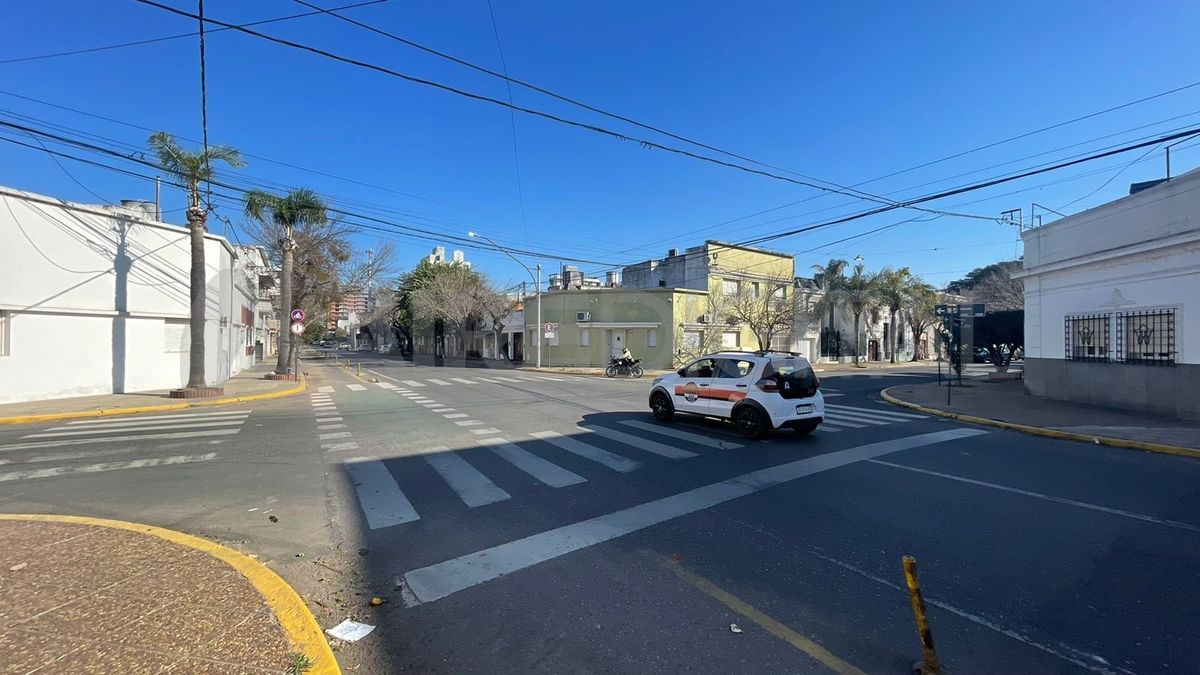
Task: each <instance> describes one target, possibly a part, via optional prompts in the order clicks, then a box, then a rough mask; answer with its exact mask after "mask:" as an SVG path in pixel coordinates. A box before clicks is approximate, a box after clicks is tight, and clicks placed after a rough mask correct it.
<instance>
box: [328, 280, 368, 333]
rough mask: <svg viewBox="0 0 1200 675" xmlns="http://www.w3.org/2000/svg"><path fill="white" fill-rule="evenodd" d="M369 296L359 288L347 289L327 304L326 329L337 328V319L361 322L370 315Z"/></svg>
mask: <svg viewBox="0 0 1200 675" xmlns="http://www.w3.org/2000/svg"><path fill="white" fill-rule="evenodd" d="M370 309H371V298H370V295H369V294H368V293H367V292H366V291H365V290H363V289H361V288H350V289H347V290H346V291H345V292H344V293H343V294H342V297H341V298H340V299H339V300H337V301H336V302H334V303H332V304H330V305H329V313H328V314H327V316H326V319H325V328H326V329H327V330H337V328H338V322H339V321H352V322H358V323H361V322H363V321H366V319H367V317H368V316H370Z"/></svg>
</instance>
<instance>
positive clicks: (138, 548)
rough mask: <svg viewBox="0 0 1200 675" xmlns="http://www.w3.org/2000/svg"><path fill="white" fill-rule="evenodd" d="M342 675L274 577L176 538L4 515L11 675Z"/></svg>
mask: <svg viewBox="0 0 1200 675" xmlns="http://www.w3.org/2000/svg"><path fill="white" fill-rule="evenodd" d="M295 653H303V654H305V655H306V656H307V657H308V658H309V659H310V660H311V661H312V663H313V667H312V668H311V669H309V670H307V671H305V672H307V673H308V674H309V675H318V674H325V673H338V672H339V671H338V669H337V664H336V663H335V662H334V659H333V655H332V653H331V652H330V651H329V647H328V645H327V644H326V643H325V641H324V639H323V636H322V635H321V631H320V627H319V626H317V624H316V621H315V620H314V619H313V618H312V615H311V614H308V610H307V609H306V608H305V606H304V604H303V602H302V601H301V600H300V598H299V597H298V596H296V594H295V592H294V591H292V590H291V588H290V587H288V586H287V585H286V584H285V583H284V582H283V581H282V580H281V579H279V578H278V577H277V576H276V575H275V574H274V573H273V572H271V571H270V570H268V569H267V568H266V567H263V566H262V565H261V564H259V563H257V562H255V561H253V560H251V559H250V558H248V557H246V556H244V555H242V554H240V553H237V552H236V551H233V550H232V549H228V548H225V547H223V546H220V545H218V544H215V543H213V542H210V541H207V540H203V539H199V538H196V537H191V536H190V535H185V534H182V533H178V532H172V531H170V530H162V529H160V528H155V527H150V526H145V525H135V524H132V523H123V522H121V521H104V520H98V519H90V518H77V517H71V516H22V515H8V514H4V515H0V673H34V672H36V673H39V674H41V673H71V674H77V673H131V674H133V673H172V674H174V673H187V674H189V675H192V674H196V673H248V674H249V673H285V672H286V671H287V668H288V667H289V665H290V664H291V662H292V658H293V654H295Z"/></svg>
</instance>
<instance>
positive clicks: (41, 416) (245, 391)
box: [0, 362, 305, 424]
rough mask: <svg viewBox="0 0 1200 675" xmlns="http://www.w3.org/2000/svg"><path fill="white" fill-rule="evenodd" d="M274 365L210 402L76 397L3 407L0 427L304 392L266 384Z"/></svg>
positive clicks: (249, 373) (257, 369)
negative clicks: (264, 377) (2, 425)
mask: <svg viewBox="0 0 1200 675" xmlns="http://www.w3.org/2000/svg"><path fill="white" fill-rule="evenodd" d="M272 371H273V364H270V363H265V362H264V363H260V364H258V365H256V366H254V367H252V368H248V369H246V370H244V371H242V372H240V373H238V374H237V375H234V376H233V377H231V378H229V379H228V380H226V381H225V382H224V383H223V384H222V385H221V386H223V387H224V388H225V395H224V396H221V397H218V398H209V399H186V400H184V399H174V398H170V397H168V396H167V390H166V389H162V390H159V391H142V392H135V393H129V394H101V395H98V396H76V397H73V398H57V399H51V400H48V401H31V402H28V403H5V404H0V424H25V423H30V422H42V421H48V420H59V419H72V418H77V417H100V416H105V415H125V414H131V413H138V412H160V411H166V410H179V409H182V408H193V407H197V406H210V405H222V404H227V403H242V402H245V401H257V400H262V399H268V398H278V397H280V396H287V395H289V394H294V393H298V392H300V391H303V390H304V386H305V385H304V383H303V382H300V383H296V382H293V381H289V380H265V379H263V376H264V375H266V374H267V373H270V372H272Z"/></svg>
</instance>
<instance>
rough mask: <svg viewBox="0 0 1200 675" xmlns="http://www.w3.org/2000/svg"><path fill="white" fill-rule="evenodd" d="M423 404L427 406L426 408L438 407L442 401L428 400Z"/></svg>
mask: <svg viewBox="0 0 1200 675" xmlns="http://www.w3.org/2000/svg"><path fill="white" fill-rule="evenodd" d="M421 405H423V406H425V407H426V408H436V407H438V406H440V405H441V403H434V402H433V401H426V402H424V403H422V404H421Z"/></svg>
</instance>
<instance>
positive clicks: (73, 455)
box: [0, 441, 226, 464]
mask: <svg viewBox="0 0 1200 675" xmlns="http://www.w3.org/2000/svg"><path fill="white" fill-rule="evenodd" d="M200 442H201V443H203V444H204V445H220V444H221V443H225V442H226V441H200ZM181 445H188V444H187V443H164V444H162V445H160V446H158V447H157V448H156V449H157V450H162V449H165V448H174V447H178V446H181ZM143 450H145V448H138V447H132V448H117V449H115V450H83V451H80V452H59V453H55V454H53V455H38V456H36V457H30V458H29V459H26V460H22V461H21V463H22V464H37V463H45V462H66V461H70V460H74V459H87V458H88V457H112V456H113V455H128V454H130V453H134V452H141V451H143ZM9 463H10V462H0V464H9Z"/></svg>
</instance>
